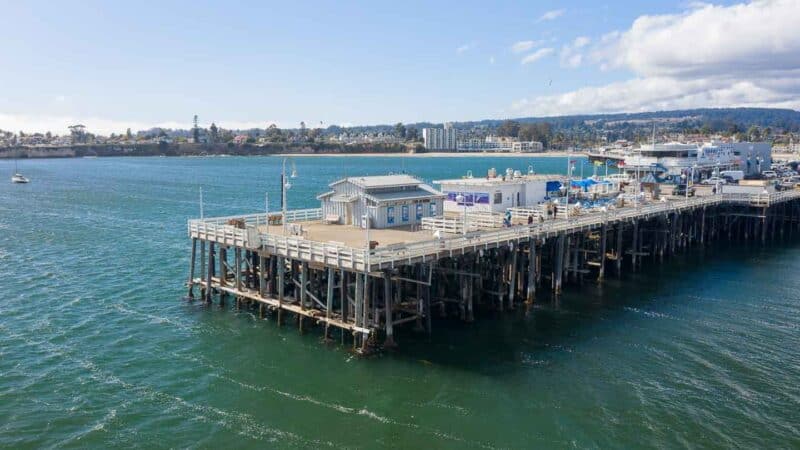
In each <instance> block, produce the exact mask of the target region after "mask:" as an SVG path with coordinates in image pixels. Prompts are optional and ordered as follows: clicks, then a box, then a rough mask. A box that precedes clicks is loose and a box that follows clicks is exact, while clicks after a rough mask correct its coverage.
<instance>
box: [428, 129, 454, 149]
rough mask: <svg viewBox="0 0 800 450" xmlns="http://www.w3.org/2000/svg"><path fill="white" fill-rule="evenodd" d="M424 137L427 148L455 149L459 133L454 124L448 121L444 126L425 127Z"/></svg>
mask: <svg viewBox="0 0 800 450" xmlns="http://www.w3.org/2000/svg"><path fill="white" fill-rule="evenodd" d="M422 138H423V139H424V140H425V149H427V150H455V149H456V142H457V141H458V133H457V132H456V129H455V128H453V124H451V123H449V122H448V123H445V124H444V128H423V129H422Z"/></svg>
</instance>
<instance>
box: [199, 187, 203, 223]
mask: <svg viewBox="0 0 800 450" xmlns="http://www.w3.org/2000/svg"><path fill="white" fill-rule="evenodd" d="M200 218H201V219H202V218H203V186H200Z"/></svg>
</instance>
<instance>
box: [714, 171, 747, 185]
mask: <svg viewBox="0 0 800 450" xmlns="http://www.w3.org/2000/svg"><path fill="white" fill-rule="evenodd" d="M719 176H720V177H722V178H730V179H731V180H733V181H734V182H737V183H738V182H739V181H740V180H744V171H742V170H723V171H722V172H720V173H719Z"/></svg>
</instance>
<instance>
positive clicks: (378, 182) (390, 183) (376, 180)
mask: <svg viewBox="0 0 800 450" xmlns="http://www.w3.org/2000/svg"><path fill="white" fill-rule="evenodd" d="M345 181H347V182H350V183H353V184H354V185H356V186H358V187H361V188H365V189H370V188H385V187H398V186H418V185H420V184H422V181H420V180H418V179H416V178H414V177H412V176H411V175H405V174H400V175H378V176H369V177H348V178H343V179H341V180H338V181H335V182H333V183H331V184H330V186H331V187H333V186H334V185H336V184H339V183H343V182H345Z"/></svg>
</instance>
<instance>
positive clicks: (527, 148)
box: [456, 135, 544, 153]
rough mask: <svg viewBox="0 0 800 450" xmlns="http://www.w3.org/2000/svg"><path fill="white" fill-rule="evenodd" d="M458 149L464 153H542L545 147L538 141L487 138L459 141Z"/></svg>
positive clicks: (496, 137)
mask: <svg viewBox="0 0 800 450" xmlns="http://www.w3.org/2000/svg"><path fill="white" fill-rule="evenodd" d="M456 148H457V150H458V151H462V152H483V151H491V152H518V153H527V152H541V151H544V145H543V144H542V143H541V142H538V141H519V140H517V139H516V138H511V137H504V136H492V135H489V136H486V138H484V139H478V138H471V139H463V140H459V141H458V143H457V145H456Z"/></svg>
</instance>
